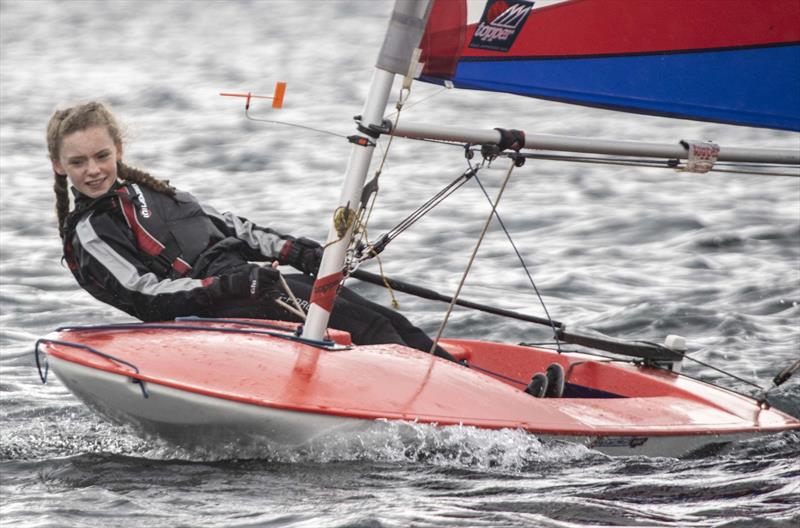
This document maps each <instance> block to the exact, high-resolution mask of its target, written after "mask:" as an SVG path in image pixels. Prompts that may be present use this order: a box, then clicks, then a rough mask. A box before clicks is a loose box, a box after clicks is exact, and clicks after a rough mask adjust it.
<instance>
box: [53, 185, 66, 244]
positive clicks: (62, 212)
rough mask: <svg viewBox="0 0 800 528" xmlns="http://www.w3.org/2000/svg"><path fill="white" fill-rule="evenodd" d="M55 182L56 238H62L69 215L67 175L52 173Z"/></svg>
mask: <svg viewBox="0 0 800 528" xmlns="http://www.w3.org/2000/svg"><path fill="white" fill-rule="evenodd" d="M53 176H54V178H55V182H54V183H53V190H54V191H55V193H56V216H57V217H58V236H60V237H61V238H62V239H63V238H64V229H65V224H66V222H67V216H68V215H69V189H68V187H67V175H66V174H58V173H57V172H55V171H54V172H53Z"/></svg>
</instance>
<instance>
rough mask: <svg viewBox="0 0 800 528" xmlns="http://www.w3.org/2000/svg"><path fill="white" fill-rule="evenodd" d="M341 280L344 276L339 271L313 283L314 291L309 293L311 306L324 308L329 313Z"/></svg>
mask: <svg viewBox="0 0 800 528" xmlns="http://www.w3.org/2000/svg"><path fill="white" fill-rule="evenodd" d="M343 278H344V274H343V273H342V272H341V271H340V272H338V273H334V274H333V275H328V276H327V277H321V278H318V279H317V280H316V281H314V289H313V290H312V292H311V304H316V305H318V306H319V307H320V308H324V309H325V310H326V311H327V312H330V311H331V310H332V309H333V302H334V301H335V300H336V292H337V291H339V284H340V283H341V282H342V279H343Z"/></svg>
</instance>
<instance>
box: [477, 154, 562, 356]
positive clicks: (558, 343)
mask: <svg viewBox="0 0 800 528" xmlns="http://www.w3.org/2000/svg"><path fill="white" fill-rule="evenodd" d="M512 166H513V165H512ZM475 181H476V182H477V183H478V186H479V187H480V188H481V191H483V195H484V196H485V197H486V200H487V201H488V202H489V203H490V204H491V203H492V199H491V198H490V197H489V193H487V192H486V188H485V187H484V186H483V183H481V180H480V178H478V175H477V174H476V175H475ZM492 212H493V213H494V216H495V217H496V218H497V221H498V223H499V224H500V227H501V228H502V229H503V232H504V233H505V234H506V238H507V239H508V242H509V243H510V244H511V247H512V248H513V249H514V253H516V255H517V259H518V260H519V263H520V265H522V269H523V270H524V271H525V275H527V276H528V281H530V283H531V286H532V287H533V291H534V292H536V297H537V298H538V299H539V303H540V304H541V305H542V309H543V310H544V315H545V317H546V318H547V320H548V321H550V328H551V329H552V330H553V338H554V339H555V345H556V349H557V350H558V353H559V354H561V341H560V340H559V339H558V330H557V329H556V325H555V323H554V322H553V318H552V317H550V311H549V310H548V309H547V305H546V304H545V302H544V299H543V298H542V294H541V292H539V288H538V287H537V286H536V282H535V281H534V280H533V276H532V275H531V272H530V270H529V269H528V266H527V265H526V264H525V259H524V258H523V257H522V254H521V253H520V252H519V249H517V245H516V244H515V243H514V240H513V239H512V238H511V233H509V231H508V229H507V228H506V224H505V222H503V219H502V218H500V213H498V212H497V210H496V209H495V208H493V209H492Z"/></svg>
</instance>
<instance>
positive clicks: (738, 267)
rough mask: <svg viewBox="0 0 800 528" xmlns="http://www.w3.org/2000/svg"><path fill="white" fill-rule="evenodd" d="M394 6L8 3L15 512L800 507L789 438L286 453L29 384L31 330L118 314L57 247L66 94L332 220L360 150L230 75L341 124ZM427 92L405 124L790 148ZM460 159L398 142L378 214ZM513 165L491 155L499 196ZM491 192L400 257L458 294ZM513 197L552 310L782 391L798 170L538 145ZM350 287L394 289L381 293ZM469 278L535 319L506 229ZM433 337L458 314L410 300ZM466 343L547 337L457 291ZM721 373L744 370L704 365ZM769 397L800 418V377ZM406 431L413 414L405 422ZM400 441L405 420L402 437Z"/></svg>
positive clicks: (5, 430) (142, 514)
mask: <svg viewBox="0 0 800 528" xmlns="http://www.w3.org/2000/svg"><path fill="white" fill-rule="evenodd" d="M390 10H391V5H390V4H389V3H386V2H367V1H350V2H334V1H330V2H328V1H326V2H321V1H320V2H271V1H250V2H246V1H239V2H217V1H204V2H186V1H171V0H164V1H159V2H155V1H145V2H118V1H110V2H86V1H82V0H73V1H69V2H66V1H64V2H57V1H45V0H42V1H21V0H15V1H9V0H2V2H0V23H1V24H2V27H1V28H0V29H1V31H0V46H1V47H0V59H1V62H0V74H2V79H1V84H0V97H1V98H2V102H1V103H0V118H2V122H1V124H0V133H2V140H1V141H0V146H1V147H2V155H1V156H0V174H1V177H0V184H2V192H1V193H0V249H1V250H2V262H1V263H0V308H1V309H2V314H1V315H0V321H2V322H1V325H2V341H0V343H2V352H0V376H1V378H0V401H1V402H2V408H1V409H0V472H1V473H0V478H1V480H0V501H1V503H0V524H1V525H3V526H22V527H32V526H59V527H60V526H109V525H117V526H139V525H142V524H146V525H149V526H237V527H243V526H553V527H555V526H559V527H562V526H605V525H618V526H673V527H678V526H680V527H683V526H797V525H798V523H800V506H798V504H800V463H798V455H800V436H799V435H797V434H785V435H777V436H774V437H770V438H764V439H758V440H753V441H748V442H744V443H741V444H739V445H736V446H734V447H733V448H732V449H731V450H729V451H726V452H724V453H721V454H718V455H715V456H710V457H705V458H700V459H685V460H675V459H651V458H619V459H609V458H607V457H605V456H602V455H600V454H598V453H596V452H593V451H590V450H588V449H585V448H582V447H580V448H579V447H575V446H568V445H553V444H543V443H541V442H540V441H539V440H538V439H536V438H535V437H532V436H528V435H524V434H521V433H519V432H515V431H497V432H485V431H475V430H471V429H466V428H465V429H461V428H453V429H448V430H444V431H438V430H435V429H431V428H429V427H422V426H411V425H396V426H392V427H388V428H385V427H384V428H380V429H376V430H375V431H374V432H372V433H370V434H363V435H361V436H358V437H351V438H343V439H339V440H338V441H337V442H330V443H326V444H322V445H315V446H309V447H308V448H305V449H303V450H295V451H281V450H274V449H267V448H263V449H259V448H257V447H256V448H253V449H252V450H250V451H247V452H236V451H231V450H230V449H228V448H226V447H225V446H220V448H219V449H218V450H216V451H214V452H185V451H181V450H178V449H175V448H173V447H170V446H165V445H162V444H159V443H157V442H148V441H145V440H142V439H140V438H139V437H137V436H136V435H134V434H132V432H131V431H128V430H126V429H124V428H121V427H117V426H113V425H110V424H108V423H106V422H104V421H103V420H101V419H99V418H98V417H96V416H94V415H93V414H91V413H90V412H89V411H87V410H86V409H85V408H84V407H83V406H82V405H80V404H79V403H78V402H77V401H76V400H75V399H74V398H73V397H71V396H70V394H69V393H68V392H67V391H66V390H65V389H64V388H63V386H62V385H60V383H58V382H57V381H52V382H51V383H50V384H48V385H47V386H44V387H43V386H41V384H40V383H39V380H38V377H37V374H36V372H35V369H34V368H33V357H32V354H31V351H32V346H33V342H34V340H35V339H36V337H38V336H40V335H42V334H44V333H46V332H48V331H49V330H51V329H52V328H54V327H56V326H59V325H62V324H66V323H92V322H101V321H113V322H121V321H126V320H128V318H127V316H125V315H124V314H121V313H119V312H117V311H116V310H114V309H112V308H109V307H107V306H103V305H100V304H98V303H97V302H95V301H94V300H93V299H92V298H91V297H89V296H88V295H87V294H85V293H83V292H82V291H80V290H79V289H78V288H77V286H76V285H75V283H74V281H73V279H72V278H71V276H70V274H69V273H68V271H67V270H66V268H65V267H63V266H62V265H61V264H60V262H59V257H60V247H59V243H58V236H57V233H56V228H55V218H54V214H53V197H52V192H51V191H50V188H51V180H50V178H51V176H50V170H49V168H48V163H47V160H46V154H45V145H44V141H43V136H44V132H43V131H44V126H45V123H46V121H47V119H48V117H49V115H50V114H51V113H52V111H53V110H54V108H55V106H56V105H57V104H58V103H62V102H70V101H75V100H79V99H86V98H98V97H99V98H103V99H105V100H106V101H109V102H111V103H112V104H113V106H114V107H115V109H116V110H117V112H118V114H119V116H120V118H121V119H122V120H123V121H124V122H125V123H126V124H127V125H128V139H129V143H128V145H127V149H126V153H125V154H126V158H127V160H128V161H130V162H133V163H135V164H139V165H142V166H145V167H147V168H148V169H150V170H151V171H152V172H153V173H154V174H156V175H158V176H161V177H165V178H169V179H170V180H171V181H172V183H173V184H174V185H177V186H178V187H180V188H183V189H186V190H188V191H190V192H192V193H194V194H195V195H197V196H198V197H200V198H201V199H202V200H204V201H207V202H209V203H212V204H214V205H215V206H217V207H218V208H219V209H222V210H225V209H230V210H233V211H236V212H237V213H238V214H240V215H243V216H247V217H249V218H251V219H254V220H256V221H258V222H260V223H263V224H269V225H272V226H273V227H276V228H279V229H283V230H285V231H288V232H292V233H295V234H299V235H306V236H312V237H315V238H322V237H324V235H325V233H326V232H327V218H328V214H329V211H330V210H331V209H332V208H333V206H334V205H335V202H336V199H337V197H338V193H339V183H340V180H341V175H342V173H343V170H344V166H345V164H346V159H347V156H348V153H349V148H348V146H347V145H346V143H345V142H344V141H343V140H342V139H340V138H337V137H334V136H329V135H322V134H316V133H311V132H308V131H304V130H300V129H292V128H286V127H279V126H276V125H269V124H264V123H255V122H251V121H247V120H245V119H244V116H243V113H242V110H243V109H242V106H243V105H242V102H241V101H238V100H231V99H224V98H221V97H218V96H217V95H216V94H217V92H219V91H223V90H244V91H247V90H252V91H254V92H258V93H269V92H270V91H271V90H272V85H273V83H274V82H275V81H276V80H286V81H287V82H288V85H289V90H288V94H287V99H286V105H287V108H286V109H285V110H283V111H281V112H280V113H273V112H270V111H268V110H267V109H266V105H260V104H257V105H256V107H255V111H256V114H257V115H259V116H261V117H264V118H277V119H283V120H287V121H294V122H299V123H303V124H306V125H310V126H316V127H319V128H324V129H326V130H330V131H334V132H336V133H340V134H349V133H351V131H352V123H351V117H352V115H354V114H357V113H359V112H360V109H361V104H362V102H363V99H364V95H365V92H366V88H367V85H368V82H369V79H370V67H371V65H372V63H373V61H374V57H375V54H376V50H377V47H378V46H379V44H380V42H381V38H382V37H381V36H382V33H383V31H384V29H385V25H386V22H385V21H386V18H387V15H388V13H389V12H390ZM438 92H439V89H438V88H436V87H425V86H418V87H415V91H414V94H413V97H412V102H413V101H422V100H423V99H425V98H426V97H428V96H431V95H434V94H435V96H434V97H433V98H431V99H429V100H426V101H422V102H420V103H419V104H417V105H416V106H413V107H411V108H409V109H408V110H406V111H404V112H406V113H404V114H403V119H409V120H416V121H421V122H430V121H436V122H442V123H452V124H467V125H471V126H475V127H479V128H491V127H495V126H504V127H509V128H522V129H525V130H528V131H534V132H542V133H556V134H573V135H586V136H603V135H604V136H610V137H618V138H627V139H647V140H653V141H669V142H672V141H677V140H678V139H681V138H698V139H714V140H716V141H718V142H720V143H722V144H739V145H751V146H771V147H789V148H800V140H798V136H797V134H789V133H778V132H770V131H761V130H751V129H745V128H737V127H721V126H717V125H711V124H696V123H689V122H683V121H674V120H663V119H656V118H649V117H643V116H628V115H617V114H613V113H610V112H605V111H601V110H589V109H580V108H574V107H569V106H564V105H556V104H552V103H547V102H538V101H531V100H522V101H521V100H518V99H517V98H513V97H504V96H494V97H490V98H487V97H486V96H484V95H483V94H457V93H452V92H447V93H438ZM464 167H465V162H464V160H463V157H462V156H461V152H460V151H459V149H454V148H452V147H445V146H439V145H431V144H419V143H413V142H408V141H395V142H394V144H393V145H392V147H391V155H390V157H389V161H388V163H387V168H386V170H385V173H384V176H383V179H382V190H381V196H380V201H379V210H378V212H376V214H375V216H374V218H373V221H372V225H371V232H372V233H376V234H377V233H380V232H382V231H383V230H385V229H387V228H389V227H391V226H393V225H394V224H395V223H396V222H398V221H399V220H400V219H401V218H402V217H403V216H404V214H405V213H406V212H408V211H409V210H410V209H412V208H414V207H416V206H417V205H418V204H420V203H421V202H422V201H424V200H425V199H427V198H428V197H429V196H431V195H432V194H433V193H434V192H436V191H437V190H438V189H439V188H441V187H443V186H444V185H445V184H446V183H447V182H449V181H450V180H451V179H453V178H455V176H456V175H457V174H459V173H460V172H461V171H462V170H463V169H464ZM504 175H505V166H503V165H502V164H498V165H497V166H496V167H494V168H492V169H489V170H485V171H483V172H482V181H483V182H484V183H485V184H486V185H487V187H488V188H489V192H490V193H492V194H494V193H495V192H496V190H497V188H498V187H499V184H500V181H501V179H502V177H503V176H504ZM487 211H488V206H487V205H486V201H485V199H484V198H483V197H482V194H481V193H480V191H479V189H478V188H477V187H476V186H474V185H468V186H467V187H465V188H463V189H462V190H460V191H459V192H458V194H456V195H455V196H454V197H453V198H451V199H450V200H449V201H448V202H446V203H445V204H444V205H442V206H441V207H440V208H438V209H437V210H435V211H434V212H433V213H431V214H430V215H429V216H428V217H426V218H425V219H424V220H422V221H421V222H420V223H419V224H418V225H417V226H416V227H415V228H414V229H413V230H411V231H410V232H408V233H407V234H406V235H404V236H403V237H401V238H399V239H398V240H397V241H396V242H394V243H393V244H392V246H390V247H389V249H388V250H387V251H386V253H385V258H384V262H385V267H386V271H387V273H389V274H393V275H396V276H398V277H400V278H404V279H406V280H410V281H415V282H420V283H422V284H424V285H427V286H429V287H434V288H436V289H439V290H441V291H444V292H448V293H449V292H452V291H454V289H455V285H456V284H457V281H458V278H459V275H460V271H461V270H462V269H463V266H464V265H465V263H466V261H467V259H468V256H469V253H470V251H471V248H472V244H473V241H474V239H475V237H476V235H477V234H478V233H479V231H480V228H481V226H482V223H483V220H484V217H485V215H486V214H487ZM500 212H501V214H502V215H503V218H504V220H505V223H506V225H507V226H508V228H509V230H510V231H511V233H512V235H513V237H514V239H515V241H516V243H517V245H518V247H519V248H520V249H521V251H522V253H523V255H524V256H525V259H526V261H527V263H528V265H529V266H530V267H531V270H532V271H533V274H534V277H535V278H536V280H537V285H538V286H539V287H540V289H541V291H542V292H543V294H544V297H545V300H546V302H547V305H548V308H549V310H550V312H551V314H553V316H554V317H555V318H557V319H559V320H561V321H564V322H567V323H569V324H570V325H571V327H572V328H574V329H577V328H584V329H585V328H589V329H596V330H599V331H602V332H605V333H607V334H609V335H614V336H619V337H629V338H640V339H649V340H661V339H663V337H664V336H665V335H667V334H669V333H678V334H681V335H684V336H686V337H687V339H688V340H689V343H690V347H691V351H692V355H694V356H695V357H697V358H699V359H701V360H703V361H708V362H712V363H714V364H716V365H718V366H722V367H724V368H726V369H728V370H729V371H731V372H733V373H734V374H736V375H739V376H742V377H745V378H748V379H751V380H754V381H756V382H757V383H760V384H762V385H766V384H768V383H769V380H770V379H771V378H772V376H773V375H774V374H775V373H776V372H777V370H779V369H780V368H781V367H782V366H784V365H786V364H788V362H789V361H790V360H792V359H794V358H797V357H798V350H800V319H798V316H800V306H798V305H799V304H800V182H799V181H798V180H797V179H794V178H759V177H754V176H742V175H706V176H698V175H683V174H677V173H674V172H671V171H668V170H662V169H635V168H613V167H595V166H590V165H575V164H566V163H557V162H535V163H534V162H529V163H528V164H527V165H525V166H524V167H523V168H521V169H518V170H517V171H516V172H515V174H514V177H513V178H512V181H511V184H510V187H509V189H508V191H507V193H506V199H505V200H504V202H503V203H502V204H501V207H500ZM357 287H358V289H359V290H360V291H361V292H362V293H364V294H366V295H368V296H370V297H372V298H374V299H376V300H380V301H382V302H388V301H387V298H386V295H385V293H384V292H382V291H378V290H375V289H371V288H370V287H367V286H357ZM464 296H465V297H466V298H470V299H473V300H476V301H480V302H486V303H490V304H497V305H501V306H503V307H506V308H509V309H518V310H523V311H526V312H528V313H534V314H541V308H540V307H539V306H538V304H537V302H536V299H535V297H534V296H533V295H532V294H531V291H530V287H529V286H528V284H527V280H526V278H525V276H524V274H523V273H522V271H521V270H520V267H519V265H518V264H517V262H516V260H515V257H514V255H513V252H512V251H511V249H510V248H509V247H508V244H507V243H506V242H505V240H504V236H503V234H502V233H501V232H500V231H498V230H497V229H494V230H492V231H491V232H490V236H489V239H488V240H487V241H486V242H485V244H484V246H483V249H482V250H481V252H480V254H479V258H478V261H477V264H476V266H475V269H474V270H473V273H472V275H471V276H470V279H469V282H468V286H467V288H466V291H465V293H464ZM400 301H401V304H402V309H403V310H404V312H405V313H406V314H408V315H409V317H411V318H412V319H413V320H414V321H416V322H417V323H419V324H420V325H421V326H423V327H424V328H426V329H427V330H430V331H434V330H435V329H436V328H437V327H438V324H439V322H440V321H441V317H442V314H443V307H442V306H440V305H432V304H430V303H426V302H423V301H419V300H415V299H412V298H408V297H404V296H401V297H400ZM447 335H450V336H468V337H479V338H483V339H490V340H507V341H512V342H517V341H532V340H537V339H541V338H542V337H543V336H544V335H545V334H544V333H543V332H542V331H541V330H540V329H538V328H532V327H530V326H528V325H525V324H523V323H520V322H516V321H504V320H500V319H497V318H495V317H492V316H488V315H482V314H476V313H472V312H466V311H458V312H457V313H456V314H455V316H454V318H453V322H452V324H451V326H450V327H449V328H448V330H447ZM688 370H689V371H690V372H691V373H692V374H694V375H698V376H700V377H703V378H705V379H708V380H715V381H719V382H724V383H727V384H728V385H729V386H732V387H735V388H739V389H746V387H745V386H743V385H742V384H740V383H739V382H735V381H732V380H725V379H723V378H722V376H721V375H720V374H719V373H717V372H715V371H712V370H709V369H707V368H705V367H701V366H696V365H693V366H689V367H688ZM774 400H775V403H776V404H777V405H779V406H780V407H782V408H784V409H786V410H787V411H789V412H792V413H793V414H795V415H798V414H800V383H798V381H796V380H793V381H790V382H789V383H788V384H787V385H786V386H785V388H783V389H782V390H781V391H779V392H777V393H776V394H775V397H774ZM409 431H410V432H411V434H410V435H409V434H408V433H409ZM409 437H411V438H413V440H409Z"/></svg>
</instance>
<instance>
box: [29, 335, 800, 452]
mask: <svg viewBox="0 0 800 528" xmlns="http://www.w3.org/2000/svg"><path fill="white" fill-rule="evenodd" d="M330 337H331V338H333V339H334V340H335V341H336V345H333V344H332V343H329V344H328V345H322V344H321V343H320V344H313V343H306V342H303V341H302V340H301V339H299V338H297V337H296V336H295V327H294V326H293V325H290V324H287V323H282V322H273V321H233V320H185V321H176V322H174V323H164V324H148V323H143V324H131V325H111V326H100V327H86V328H74V329H64V330H61V331H59V332H57V333H54V334H51V335H49V336H47V337H45V338H43V339H42V340H41V341H40V343H39V346H38V348H39V351H40V352H44V353H46V354H47V356H48V362H49V365H50V367H52V369H53V370H54V371H55V373H56V374H57V376H58V377H59V379H60V380H61V381H62V382H63V383H64V384H65V385H66V386H67V387H69V389H70V390H71V391H72V392H73V393H75V394H76V395H77V396H78V397H80V398H81V399H82V400H83V401H84V402H86V403H87V404H88V405H89V406H90V407H93V408H95V409H97V410H99V411H100V412H101V413H103V414H105V415H106V416H108V417H109V418H111V419H113V420H115V421H118V422H122V423H131V424H134V425H136V426H138V427H140V428H141V430H142V431H143V432H145V433H149V434H154V435H157V436H160V437H163V438H166V439H168V440H170V441H173V442H177V443H179V444H182V445H192V444H205V443H208V442H223V441H224V442H229V441H234V442H247V443H251V442H260V443H265V444H267V443H273V444H277V445H282V446H286V445H288V446H293V445H302V444H304V443H307V442H310V441H312V440H315V439H319V438H321V437H325V436H326V435H331V434H340V433H344V432H352V431H359V430H364V429H367V428H369V427H374V426H375V420H377V419H386V420H406V421H413V422H418V423H427V424H435V425H438V426H449V425H463V426H474V427H478V428H486V429H501V428H515V429H523V430H525V431H528V432H530V433H534V434H536V435H537V436H540V437H542V438H553V439H564V440H569V441H573V442H579V443H582V444H585V445H588V446H590V447H593V448H595V449H598V450H600V451H603V452H605V453H608V454H642V455H651V456H681V455H685V454H687V453H691V452H695V451H698V450H702V449H707V448H710V447H716V446H719V445H723V444H726V443H729V442H731V441H734V440H738V439H742V438H747V437H750V436H753V435H756V434H762V433H769V432H778V431H785V430H791V429H800V421H798V420H796V419H794V418H792V417H790V416H788V415H786V414H784V413H782V412H780V411H777V410H775V409H768V408H764V407H763V406H761V405H759V404H758V403H757V402H756V401H754V400H752V399H750V398H747V397H744V396H742V395H739V394H736V393H733V392H730V391H727V390H724V389H720V388H717V387H714V386H711V385H708V384H705V383H702V382H699V381H696V380H692V379H689V378H687V377H683V376H681V375H679V374H677V373H675V372H671V371H666V370H660V369H656V368H651V367H647V366H643V365H640V366H637V365H634V364H632V363H620V362H608V361H605V360H602V359H598V358H597V357H595V356H588V355H584V354H579V353H561V354H559V353H558V352H555V351H551V350H545V349H538V348H530V347H525V346H516V345H504V344H498V343H488V342H480V341H467V340H446V341H444V342H443V345H444V346H445V347H446V348H447V349H448V350H449V351H451V353H453V355H455V356H456V357H457V358H459V359H462V360H466V361H467V364H468V365H469V367H465V366H463V365H459V364H456V363H453V362H450V361H446V360H442V359H439V358H437V357H434V356H432V355H430V354H426V353H423V352H420V351H418V350H414V349H410V348H407V347H403V346H399V345H377V346H352V345H350V343H349V336H348V335H347V334H346V333H342V332H336V331H331V334H330ZM109 351H113V353H109ZM39 357H40V355H39V354H37V358H39ZM552 363H559V364H560V365H561V366H562V367H563V368H564V371H565V373H566V375H565V377H566V384H565V390H564V394H563V396H562V397H560V398H535V397H533V396H531V395H529V394H528V393H526V392H524V388H525V385H526V381H525V380H527V379H530V377H531V375H532V374H533V373H536V372H540V371H543V370H545V369H546V368H547V366H548V365H550V364H552ZM42 368H43V369H45V370H42V374H43V377H45V376H46V367H42Z"/></svg>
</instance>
